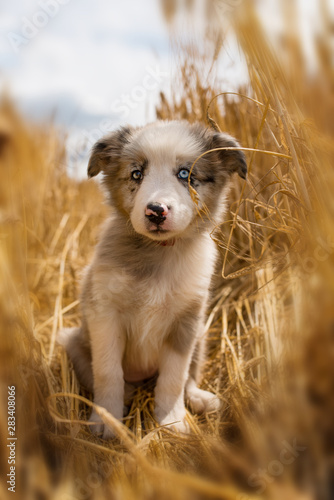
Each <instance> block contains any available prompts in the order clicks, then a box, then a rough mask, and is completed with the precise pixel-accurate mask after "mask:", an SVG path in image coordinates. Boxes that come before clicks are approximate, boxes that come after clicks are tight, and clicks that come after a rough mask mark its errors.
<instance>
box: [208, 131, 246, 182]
mask: <svg viewBox="0 0 334 500" xmlns="http://www.w3.org/2000/svg"><path fill="white" fill-rule="evenodd" d="M239 147H240V144H239V143H238V142H237V141H236V140H235V139H234V138H233V137H231V136H230V135H228V134H225V133H223V132H217V133H214V134H213V136H212V141H211V145H210V148H211V149H215V148H239ZM217 153H218V156H219V160H220V162H221V163H222V165H223V167H224V168H225V169H226V170H227V171H228V173H229V174H233V173H234V172H237V173H238V175H240V177H241V178H242V179H246V177H247V163H246V157H245V154H244V152H243V151H233V150H225V151H224V150H223V149H222V150H221V151H217Z"/></svg>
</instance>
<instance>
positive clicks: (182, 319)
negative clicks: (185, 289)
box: [166, 299, 202, 354]
mask: <svg viewBox="0 0 334 500" xmlns="http://www.w3.org/2000/svg"><path fill="white" fill-rule="evenodd" d="M201 305H202V302H201V301H200V300H196V299H195V300H193V301H192V302H191V304H190V305H189V306H188V307H187V309H186V310H185V311H183V312H182V313H181V314H180V315H179V317H178V318H177V319H176V320H175V321H174V322H173V325H172V327H171V329H170V332H169V334H168V337H167V339H166V342H167V343H168V344H169V345H170V346H171V347H172V349H174V350H175V351H176V352H178V353H180V354H186V353H187V352H189V349H191V346H192V344H193V342H194V340H195V336H196V333H197V325H198V321H199V319H200V318H199V312H200V309H201Z"/></svg>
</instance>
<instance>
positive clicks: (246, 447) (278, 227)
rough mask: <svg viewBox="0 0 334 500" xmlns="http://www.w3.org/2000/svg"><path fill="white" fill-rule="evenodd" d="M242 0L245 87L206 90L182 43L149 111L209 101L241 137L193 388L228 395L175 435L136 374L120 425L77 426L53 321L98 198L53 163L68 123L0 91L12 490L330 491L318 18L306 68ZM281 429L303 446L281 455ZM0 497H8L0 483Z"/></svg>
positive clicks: (329, 181)
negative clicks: (242, 170) (36, 121)
mask: <svg viewBox="0 0 334 500" xmlns="http://www.w3.org/2000/svg"><path fill="white" fill-rule="evenodd" d="M174 3H175V2H174ZM174 3H173V4H172V5H171V6H170V5H169V4H168V2H165V9H167V10H166V16H167V17H168V19H169V20H171V19H172V17H173V9H174V8H175V6H174ZM188 3H189V4H190V2H188ZM250 5H251V4H250V3H247V2H244V4H243V6H244V8H243V9H242V12H241V13H242V14H243V15H240V16H238V17H235V19H234V29H235V32H236V35H237V38H238V40H239V43H240V46H241V48H242V50H243V52H244V54H245V57H246V60H247V63H248V68H249V74H250V81H251V89H250V90H249V89H248V90H247V91H246V90H245V89H240V92H239V93H237V94H234V95H231V94H230V93H228V92H224V93H222V94H221V95H219V96H218V94H219V92H220V90H221V89H219V88H215V86H214V85H212V86H208V85H207V82H203V79H202V73H201V71H200V69H201V68H200V66H198V65H197V66H196V58H195V57H194V52H193V51H191V53H192V58H191V62H189V59H188V62H184V63H182V62H181V63H180V69H181V72H180V74H181V76H182V78H180V79H179V81H178V82H176V83H175V87H174V94H173V96H172V99H170V100H167V98H166V97H165V96H164V95H162V96H161V103H160V105H159V107H158V109H157V115H158V117H159V118H186V119H189V120H191V121H194V120H200V121H203V122H205V121H206V118H207V109H208V106H209V104H210V102H211V104H210V107H209V110H208V111H209V115H210V119H211V123H214V124H215V126H218V127H219V128H220V129H221V130H227V131H229V132H230V133H231V134H232V135H235V136H236V137H238V139H239V140H240V142H241V144H242V145H243V147H244V148H249V150H248V152H247V151H246V154H247V157H248V164H249V178H248V181H247V182H243V181H241V180H238V181H236V183H235V187H234V189H233V193H232V198H231V208H230V214H229V216H228V217H227V219H226V221H225V222H224V224H220V225H219V224H218V223H217V222H215V221H213V229H214V228H215V230H214V231H213V237H214V238H215V239H216V240H217V243H218V245H219V247H220V249H221V270H222V272H221V275H222V276H223V278H224V279H223V278H222V277H220V276H217V280H216V281H217V282H216V287H215V294H214V297H213V300H212V308H211V311H210V315H209V317H208V321H207V325H206V328H207V331H208V334H209V339H208V354H209V358H208V362H207V365H206V367H205V370H204V378H203V387H204V388H209V389H210V390H212V391H214V392H216V393H217V394H219V395H220V397H221V398H222V399H223V400H224V402H225V406H224V410H223V411H222V412H221V414H219V415H217V414H213V415H207V416H203V417H194V416H193V415H191V414H190V413H189V414H188V419H189V423H190V426H191V428H192V431H193V432H192V434H191V435H190V436H188V437H182V436H177V435H175V434H173V433H171V432H169V431H168V430H166V429H159V428H157V426H156V424H155V422H154V418H153V399H152V387H151V386H150V385H148V386H146V387H143V388H141V389H139V390H138V392H137V393H136V395H135V397H134V399H133V401H132V405H131V410H130V414H129V417H128V418H127V419H126V420H125V421H124V424H125V425H121V424H119V423H118V422H117V421H114V419H113V418H112V416H110V415H108V414H106V412H105V411H104V410H103V409H101V410H100V411H101V415H102V416H103V418H104V419H105V421H106V422H107V423H108V424H109V425H111V426H112V427H114V428H115V429H116V431H117V433H118V436H119V439H116V440H114V441H112V442H104V441H103V440H101V439H99V438H97V437H94V436H92V435H91V434H90V432H89V429H88V428H87V426H86V425H85V423H84V421H85V420H86V418H87V415H88V413H89V409H90V406H91V403H90V400H91V395H90V394H86V393H82V392H81V390H80V387H79V386H78V383H77V381H76V379H75V376H74V373H73V370H72V367H71V366H70V365H69V363H68V360H67V359H66V356H65V354H64V353H63V351H62V350H61V349H60V348H59V347H57V346H56V344H55V335H56V331H57V329H58V328H59V327H61V326H62V325H63V324H64V325H65V326H71V325H76V324H78V323H79V321H80V318H79V314H78V301H77V298H78V282H79V279H80V273H81V271H82V269H83V267H84V266H85V264H86V263H87V262H88V261H89V258H90V256H91V254H92V250H93V247H94V244H95V242H96V238H97V234H98V229H99V226H100V224H101V222H102V221H103V219H104V218H105V216H106V213H107V210H106V207H105V206H104V205H103V204H102V196H101V193H100V191H99V189H98V187H97V185H96V184H95V183H94V182H88V181H82V182H78V181H75V180H73V179H70V178H69V177H68V175H67V173H66V155H65V150H64V144H65V139H66V138H64V137H61V136H60V134H59V132H58V131H56V130H55V129H54V128H53V126H52V125H50V126H48V127H43V128H41V127H37V126H33V125H31V124H27V123H25V122H24V121H23V120H22V118H20V117H19V116H18V115H17V114H16V112H15V110H14V109H13V107H12V105H11V104H10V103H9V102H8V101H7V100H6V99H3V102H2V105H1V115H0V117H1V121H0V127H1V128H0V148H1V149H0V169H1V172H2V179H3V181H2V183H1V185H0V203H1V205H0V206H1V212H0V223H1V233H0V252H1V258H0V273H1V280H0V311H1V315H0V322H1V333H2V335H1V339H0V346H1V379H2V381H3V383H2V385H1V386H0V387H1V402H2V405H1V408H2V410H1V412H0V429H1V455H0V465H1V468H2V471H3V472H4V475H3V476H2V477H5V474H6V473H7V472H8V470H7V468H8V464H7V449H6V439H7V422H6V418H7V416H6V399H7V385H13V384H15V385H16V386H17V393H18V394H17V410H16V416H17V424H18V425H17V428H18V430H17V437H18V441H17V493H16V495H17V498H20V499H21V498H22V499H23V498H24V499H44V498H45V499H49V498H50V499H64V500H67V499H71V498H74V499H81V498H92V499H93V498H94V499H99V498H108V499H109V498H110V499H114V498H115V499H126V500H131V499H136V500H137V499H145V500H146V499H150V498H152V499H164V498H166V499H170V498H173V500H174V499H175V500H177V499H187V498H190V499H193V498H195V499H197V498H199V499H201V498H203V499H207V498H212V499H226V500H227V499H235V498H238V499H242V498H247V499H248V498H249V499H253V498H254V499H255V498H258V499H260V498H272V499H276V498H277V499H281V498H286V499H288V498H291V499H299V498H321V499H322V498H323V499H325V498H330V493H329V488H330V484H331V479H330V478H331V475H332V474H333V456H332V448H331V443H332V442H333V439H334V433H333V425H332V422H333V418H334V401H333V388H334V368H333V367H334V346H333V342H334V340H333V319H334V318H333V315H334V313H333V286H334V276H333V250H334V224H333V221H334V217H333V210H334V205H333V196H332V193H333V191H334V170H333V156H334V154H333V153H334V141H333V135H334V134H333V132H334V130H333V123H332V121H331V120H330V119H328V117H332V116H333V112H334V101H333V92H332V91H333V70H332V67H331V66H330V64H329V63H330V57H329V56H330V45H329V33H328V32H327V31H326V30H328V29H329V26H328V22H327V19H328V17H326V15H325V16H324V18H323V28H324V29H323V32H322V35H321V36H319V37H318V39H317V40H316V45H315V46H316V50H317V54H318V60H317V63H318V64H319V70H318V72H317V74H316V75H315V76H313V77H310V76H309V75H308V71H307V67H306V65H305V63H303V60H302V58H301V40H300V38H298V34H297V35H295V34H292V33H291V31H289V30H288V31H287V33H286V40H285V43H287V44H288V47H289V51H288V57H286V58H285V60H284V64H283V62H282V61H278V60H277V58H276V56H275V55H274V53H273V51H272V49H271V48H270V46H269V44H268V42H267V40H266V38H265V36H264V33H263V26H262V25H261V23H260V22H259V20H258V18H257V17H256V14H255V12H254V10H253V8H252V7H251V6H250ZM325 6H326V4H325V2H323V3H322V8H323V10H325ZM217 50H218V49H216V50H213V51H212V57H213V59H215V58H216V56H217ZM187 54H189V52H186V53H184V52H183V55H185V56H186V55H187ZM245 94H247V95H245ZM216 95H217V97H216V98H214V97H215V96H216ZM213 98H214V99H213ZM212 99H213V100H212ZM255 150H256V151H255ZM264 150H265V151H269V152H270V154H265V153H263V152H261V151H264ZM219 274H220V273H219ZM79 395H81V396H79ZM129 431H131V432H129ZM286 443H289V444H290V445H292V444H293V443H295V444H297V445H298V446H300V447H303V450H302V451H301V450H300V451H298V452H297V453H295V455H293V454H292V453H291V452H287V453H284V452H283V450H284V449H286V447H287V445H286ZM287 457H288V458H289V460H285V459H287ZM284 460H285V461H284ZM287 461H288V462H289V463H287ZM259 470H262V473H261V472H259ZM261 474H262V475H261ZM264 474H265V475H264ZM9 495H10V493H9V494H8V496H9ZM243 495H244V496H243ZM0 496H1V498H4V499H5V498H7V485H6V484H5V482H2V483H0Z"/></svg>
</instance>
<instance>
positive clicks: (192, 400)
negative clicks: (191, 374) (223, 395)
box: [187, 387, 222, 413]
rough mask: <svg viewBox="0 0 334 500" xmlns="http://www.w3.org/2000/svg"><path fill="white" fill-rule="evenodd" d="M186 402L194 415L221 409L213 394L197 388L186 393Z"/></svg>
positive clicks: (220, 404) (219, 402)
mask: <svg viewBox="0 0 334 500" xmlns="http://www.w3.org/2000/svg"><path fill="white" fill-rule="evenodd" d="M187 401H188V403H189V406H190V408H191V410H192V411H193V412H194V413H208V412H211V411H218V410H220V409H221V407H222V403H221V401H220V399H219V398H218V397H217V396H215V394H212V392H209V391H204V390H203V389H199V388H198V387H192V388H191V390H188V391H187Z"/></svg>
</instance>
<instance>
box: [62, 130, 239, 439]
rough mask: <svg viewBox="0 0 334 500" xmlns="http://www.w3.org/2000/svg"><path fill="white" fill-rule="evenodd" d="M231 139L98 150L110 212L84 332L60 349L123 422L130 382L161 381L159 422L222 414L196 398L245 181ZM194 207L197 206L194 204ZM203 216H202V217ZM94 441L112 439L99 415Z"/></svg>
mask: <svg viewBox="0 0 334 500" xmlns="http://www.w3.org/2000/svg"><path fill="white" fill-rule="evenodd" d="M226 147H227V148H228V147H238V143H237V142H236V141H235V140H234V139H233V138H232V137H230V136H228V135H226V134H224V133H217V132H214V131H212V130H209V129H207V128H205V127H204V126H202V125H201V124H189V123H188V122H186V121H159V122H156V123H153V124H150V125H147V126H144V127H139V128H131V127H124V128H121V129H119V130H117V131H115V132H112V133H110V134H109V135H107V136H106V137H104V138H103V139H101V140H100V141H98V142H97V143H96V144H95V146H94V148H93V151H92V154H91V157H90V160H89V165H88V176H89V177H94V176H96V175H97V174H99V173H100V172H102V175H103V179H102V182H103V184H104V187H105V188H106V192H107V194H108V199H109V203H110V205H111V207H112V212H111V214H110V217H109V219H108V220H107V222H106V224H105V227H104V230H103V232H102V236H101V239H100V242H99V244H98V245H97V247H96V251H95V255H94V257H93V260H92V262H91V264H90V265H89V267H88V268H87V271H86V274H85V278H84V281H83V287H82V295H81V310H82V325H81V326H80V327H79V328H72V329H68V330H66V331H65V332H63V335H62V339H63V340H62V343H63V344H65V347H66V349H67V353H68V356H69V357H70V359H71V360H72V362H73V365H74V369H75V371H76V374H77V376H78V379H79V381H80V382H81V383H82V384H83V385H84V386H86V387H87V388H88V389H91V390H93V392H94V401H95V403H96V404H98V405H100V406H103V407H104V408H106V409H107V410H108V411H109V412H110V413H111V414H112V415H114V417H116V418H118V419H121V418H122V417H123V404H124V391H125V384H131V383H132V384H133V383H138V382H139V381H142V380H144V379H147V378H149V377H152V376H154V375H156V374H157V382H156V387H155V416H156V419H157V421H158V422H159V424H160V425H168V426H172V427H173V428H174V429H176V430H179V431H186V430H187V425H186V423H185V415H186V411H185V400H186V401H187V402H188V403H189V405H190V407H191V409H192V410H193V411H194V412H203V411H211V410H215V409H218V408H219V400H218V398H217V397H216V396H215V395H213V394H211V393H210V392H207V391H204V390H202V389H199V388H198V386H197V384H198V383H199V381H200V369H201V365H202V364H203V353H204V342H205V339H204V337H203V335H204V320H205V312H206V308H207V303H208V296H209V287H210V281H211V276H212V274H213V271H214V266H215V260H216V247H215V244H214V242H213V241H212V239H211V238H210V235H209V230H210V229H212V222H210V220H209V219H208V218H207V217H206V215H205V213H209V214H210V218H213V219H215V220H217V221H219V219H220V218H221V216H222V214H223V212H224V208H225V204H226V196H227V193H228V189H229V185H230V178H231V175H232V174H233V173H234V172H237V173H238V174H239V175H240V176H241V177H242V178H243V179H245V178H246V174H247V165H246V161H245V157H244V154H243V153H242V152H241V151H236V150H218V151H217V150H216V151H213V152H210V153H208V154H206V155H204V156H203V157H201V158H200V159H199V160H198V161H197V162H196V164H195V166H194V167H193V169H192V171H191V172H190V170H191V166H192V164H193V162H194V161H195V160H196V158H198V156H200V155H201V154H202V153H205V152H206V151H209V150H210V149H216V148H226ZM194 198H195V199H196V203H195V202H194ZM204 212H205V213H204ZM90 420H91V421H92V422H98V424H97V425H96V426H94V427H95V429H94V430H95V432H97V433H100V432H103V437H104V438H106V439H107V438H110V437H112V436H113V433H112V431H111V430H110V429H109V428H107V427H106V426H104V425H103V423H102V422H101V419H100V418H99V417H98V415H97V414H96V413H95V412H94V411H93V413H92V416H91V419H90Z"/></svg>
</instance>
